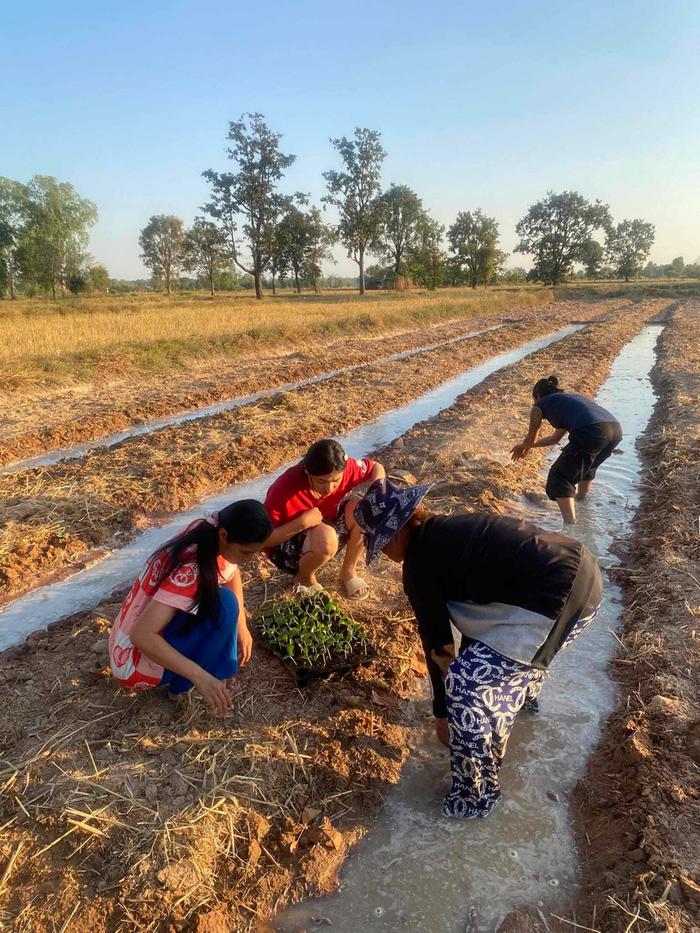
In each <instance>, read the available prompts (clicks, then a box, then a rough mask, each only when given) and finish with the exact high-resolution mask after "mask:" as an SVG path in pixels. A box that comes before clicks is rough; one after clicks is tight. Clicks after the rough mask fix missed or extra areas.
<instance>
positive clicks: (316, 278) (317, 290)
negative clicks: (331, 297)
mask: <svg viewBox="0 0 700 933" xmlns="http://www.w3.org/2000/svg"><path fill="white" fill-rule="evenodd" d="M314 294H316V295H318V294H320V292H319V288H318V276H317V275H315V276H314Z"/></svg>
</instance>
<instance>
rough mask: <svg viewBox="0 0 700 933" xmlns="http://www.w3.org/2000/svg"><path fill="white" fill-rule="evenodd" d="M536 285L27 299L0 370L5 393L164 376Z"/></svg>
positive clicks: (476, 309) (1, 338) (398, 323)
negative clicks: (95, 379)
mask: <svg viewBox="0 0 700 933" xmlns="http://www.w3.org/2000/svg"><path fill="white" fill-rule="evenodd" d="M552 297H553V293H552V291H551V290H549V289H545V288H541V287H527V288H493V289H489V290H488V291H484V290H483V289H482V290H477V291H473V290H472V289H469V288H454V289H440V290H439V291H435V292H428V291H416V292H410V293H406V292H403V293H395V292H377V293H375V294H371V295H367V296H365V297H364V298H359V297H358V295H357V294H356V293H355V292H340V293H338V294H332V295H321V296H315V295H300V296H295V295H292V294H286V295H279V296H277V297H274V298H273V297H268V298H266V299H265V300H264V301H256V300H255V298H254V296H251V295H250V294H249V293H247V292H243V293H242V292H235V293H230V294H222V295H220V296H217V297H216V298H214V299H213V300H212V299H210V298H208V297H205V296H204V295H201V294H187V295H182V296H174V297H173V298H172V299H167V298H166V297H165V296H163V295H156V294H138V295H128V296H121V295H119V296H101V297H90V298H74V299H65V300H63V301H59V302H49V301H44V300H39V299H26V300H20V301H17V302H12V303H10V302H7V303H4V304H3V305H0V366H1V367H2V369H3V371H4V379H3V381H4V382H5V387H6V388H8V389H12V388H20V387H22V386H24V385H26V384H27V383H28V382H30V381H33V380H35V379H39V380H41V381H42V382H49V383H54V384H60V383H62V382H65V381H66V380H71V379H89V378H90V377H92V376H95V375H97V374H99V377H100V378H104V376H105V374H106V373H112V372H119V373H122V374H123V373H124V372H125V370H131V371H134V372H137V371H141V372H149V371H150V372H153V371H156V372H157V371H163V370H167V369H169V368H170V367H173V366H175V367H177V366H183V365H186V363H187V361H188V360H191V359H192V358H199V357H203V356H209V355H212V354H213V355H215V356H221V355H225V356H230V355H236V354H239V353H245V352H250V351H253V352H254V351H255V349H256V348H260V347H271V346H274V345H282V346H283V345H285V344H295V345H298V344H300V343H301V342H302V341H303V340H305V339H309V340H314V341H316V340H319V339H321V340H322V339H324V338H326V339H328V338H329V337H332V336H340V335H347V334H360V333H371V332H377V333H381V332H383V331H388V330H392V329H397V328H408V327H415V326H417V325H426V324H430V323H439V322H441V321H447V320H453V319H456V318H468V317H470V316H474V315H479V316H484V315H490V314H503V313H505V312H507V311H508V310H509V309H511V308H519V309H522V308H523V307H532V308H536V307H539V306H541V305H543V304H545V303H546V302H548V301H551V300H552Z"/></svg>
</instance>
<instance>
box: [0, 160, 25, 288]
mask: <svg viewBox="0 0 700 933" xmlns="http://www.w3.org/2000/svg"><path fill="white" fill-rule="evenodd" d="M28 220H29V191H28V190H27V186H26V185H23V184H22V183H21V182H19V181H13V180H12V179H11V178H3V177H2V176H0V265H1V266H2V269H1V273H2V279H1V281H0V297H4V295H5V293H6V292H7V293H9V296H10V298H12V299H14V298H16V297H17V276H18V274H19V268H20V245H21V242H22V237H23V235H24V233H25V229H26V225H27V223H28Z"/></svg>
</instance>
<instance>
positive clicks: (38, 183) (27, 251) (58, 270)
mask: <svg viewBox="0 0 700 933" xmlns="http://www.w3.org/2000/svg"><path fill="white" fill-rule="evenodd" d="M26 190H27V223H26V226H25V229H24V233H23V236H22V239H21V242H20V246H19V257H20V265H21V267H22V275H23V276H26V278H27V279H28V280H31V281H33V282H34V283H36V284H37V285H38V286H39V287H40V288H42V289H43V290H44V291H50V292H51V294H52V296H53V297H54V298H55V297H56V290H57V289H60V290H61V292H62V293H65V291H66V289H67V288H68V279H69V277H70V276H71V275H75V274H77V273H78V272H79V271H80V269H81V268H82V267H83V265H84V264H85V260H86V258H87V253H86V248H87V243H88V228H89V227H91V226H93V224H95V223H96V222H97V208H96V207H95V205H94V204H93V203H92V201H88V200H87V199H86V198H81V197H80V196H79V194H78V192H77V191H76V190H75V188H74V187H73V185H71V184H69V183H68V182H59V181H58V180H57V179H56V178H53V177H52V176H50V175H35V176H34V177H33V178H32V179H31V180H30V181H29V183H28V184H27V186H26Z"/></svg>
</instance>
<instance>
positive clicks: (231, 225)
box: [204, 113, 296, 298]
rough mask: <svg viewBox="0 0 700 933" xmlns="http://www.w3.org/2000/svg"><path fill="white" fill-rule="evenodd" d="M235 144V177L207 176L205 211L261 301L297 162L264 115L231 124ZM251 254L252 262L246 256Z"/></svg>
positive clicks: (208, 173)
mask: <svg viewBox="0 0 700 933" xmlns="http://www.w3.org/2000/svg"><path fill="white" fill-rule="evenodd" d="M228 138H229V140H230V141H231V143H232V145H231V146H230V147H229V149H228V150H227V151H228V157H229V159H231V160H232V161H234V162H235V163H236V165H237V168H238V170H237V171H236V172H223V173H218V172H214V171H212V170H211V169H209V170H208V171H206V172H204V177H205V178H206V179H207V180H208V181H209V183H210V185H211V193H212V196H211V200H210V202H209V203H208V204H207V205H206V208H205V209H206V210H207V212H208V213H209V214H211V216H213V217H214V218H215V219H216V220H218V221H219V223H220V224H221V225H222V228H223V230H224V231H225V233H226V236H227V237H228V242H229V248H230V253H231V256H232V258H233V261H234V262H235V263H236V265H237V266H238V267H239V269H241V270H242V271H243V272H246V273H248V274H249V275H252V276H253V278H254V280H255V295H256V297H257V298H262V275H263V272H264V271H265V269H266V267H267V265H268V264H269V261H270V255H271V251H272V250H274V243H275V237H274V230H275V227H276V225H277V222H278V220H279V218H280V217H281V216H282V214H283V213H284V211H285V210H287V209H288V208H289V207H290V206H291V204H292V203H293V201H294V199H293V198H291V197H289V196H287V195H283V194H280V193H279V192H278V190H277V187H278V185H279V182H280V181H281V180H282V178H283V177H284V173H285V171H286V170H287V169H288V168H289V166H290V165H292V163H293V162H294V160H295V159H296V156H294V155H285V154H284V153H283V152H281V151H280V147H279V143H280V139H281V138H282V137H281V135H280V134H279V133H273V132H272V130H270V129H269V128H268V126H267V124H266V123H265V119H264V117H263V115H262V114H261V113H244V114H243V115H242V116H241V119H240V120H238V121H237V122H235V123H229V133H228ZM243 249H247V250H248V253H249V255H250V262H246V260H245V257H244V255H243V253H242V250H243Z"/></svg>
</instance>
